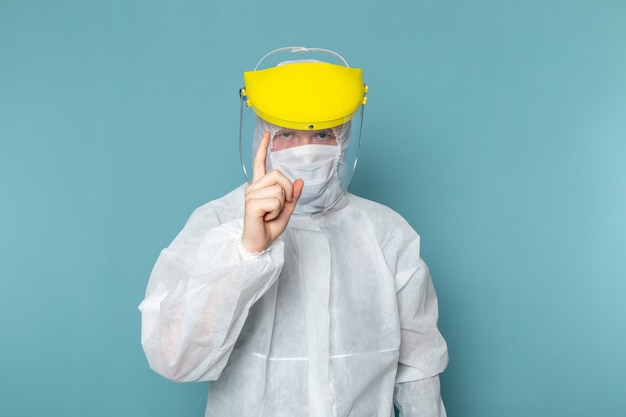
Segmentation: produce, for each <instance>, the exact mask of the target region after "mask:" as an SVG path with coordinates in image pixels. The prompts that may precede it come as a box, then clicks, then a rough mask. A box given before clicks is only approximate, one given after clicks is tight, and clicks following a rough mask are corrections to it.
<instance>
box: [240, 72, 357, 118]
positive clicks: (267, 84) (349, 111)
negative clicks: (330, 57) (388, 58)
mask: <svg viewBox="0 0 626 417" xmlns="http://www.w3.org/2000/svg"><path fill="white" fill-rule="evenodd" d="M243 78H244V83H245V87H244V88H243V89H242V90H241V95H242V99H243V100H246V104H247V105H248V107H251V108H252V110H253V111H254V112H255V113H256V114H257V115H258V116H259V117H261V118H262V119H264V120H266V121H268V122H270V123H272V124H275V125H278V126H281V127H287V128H290V129H298V130H312V129H327V128H330V127H334V126H338V125H341V124H343V123H346V122H348V121H350V120H351V119H352V118H353V117H354V115H355V114H356V112H357V111H358V110H359V108H360V106H361V105H362V104H365V101H366V98H365V94H366V92H367V86H365V85H364V84H363V75H362V70H361V69H360V68H349V67H345V66H340V65H335V64H329V63H326V62H296V63H289V64H284V65H280V66H277V67H273V68H268V69H263V70H257V71H247V72H244V74H243Z"/></svg>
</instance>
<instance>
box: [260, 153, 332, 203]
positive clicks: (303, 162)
mask: <svg viewBox="0 0 626 417" xmlns="http://www.w3.org/2000/svg"><path fill="white" fill-rule="evenodd" d="M340 153H341V148H340V147H339V146H333V145H315V144H313V145H303V146H295V147H293V148H287V149H282V150H280V151H275V152H271V153H270V161H271V164H272V167H273V168H275V169H277V170H279V171H280V172H282V173H283V174H285V175H286V176H287V178H289V179H290V180H291V181H294V180H296V179H298V178H300V179H302V180H303V181H304V188H303V189H302V195H301V196H300V200H298V205H307V204H310V203H311V202H313V201H314V200H316V199H319V198H320V197H322V195H323V194H324V191H326V188H327V187H328V185H329V183H330V182H331V179H332V177H333V174H334V173H335V171H336V168H337V160H338V159H339V155H340Z"/></svg>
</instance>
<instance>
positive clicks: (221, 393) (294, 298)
mask: <svg viewBox="0 0 626 417" xmlns="http://www.w3.org/2000/svg"><path fill="white" fill-rule="evenodd" d="M243 207H244V186H242V187H239V188H238V189H236V190H235V191H233V192H231V193H230V194H228V195H226V196H224V197H222V198H221V199H218V200H215V201H213V202H210V203H208V204H206V205H204V206H202V207H200V208H198V209H197V210H196V211H195V212H194V213H193V215H192V216H191V217H190V219H189V221H188V222H187V224H186V225H185V227H184V229H183V230H182V232H181V233H180V234H179V235H178V236H177V237H176V239H175V240H174V241H173V242H172V244H171V245H170V246H169V247H168V248H166V249H164V250H163V251H162V253H161V255H160V256H159V259H158V260H157V263H156V265H155V267H154V270H153V272H152V275H151V277H150V281H149V283H148V288H147V290H146V297H145V299H144V301H143V302H142V303H141V305H140V307H139V308H140V310H141V312H142V344H143V347H144V350H145V353H146V356H147V358H148V361H149V363H150V366H151V367H152V368H153V369H154V370H155V371H156V372H158V373H160V374H161V375H163V376H165V377H167V378H170V379H172V380H175V381H180V382H187V381H204V380H211V381H214V382H212V383H211V384H210V388H209V396H208V401H207V408H206V416H207V417H208V416H210V417H212V416H219V417H223V416H238V417H247V416H250V417H252V416H254V417H262V416H267V417H270V416H271V417H283V416H285V417H286V416H289V417H293V416H310V417H322V416H323V417H329V416H335V417H347V416H351V417H372V416H379V417H392V416H393V403H394V398H395V402H396V405H397V406H398V409H399V410H401V413H402V414H401V415H402V416H403V417H409V416H428V417H432V416H437V417H442V416H445V409H444V407H443V403H442V401H441V397H440V394H439V379H438V378H439V377H438V375H439V373H441V372H442V371H443V370H444V369H445V367H446V364H447V360H448V358H447V348H446V343H445V341H444V339H443V338H442V336H441V334H440V333H439V331H438V329H437V315H438V309H437V297H436V294H435V290H434V287H433V284H432V281H431V278H430V274H429V271H428V268H427V266H426V264H425V263H424V261H423V260H422V259H421V257H420V239H419V236H418V235H417V234H416V233H415V231H414V230H413V229H412V228H411V227H410V226H409V225H408V223H407V222H406V221H404V219H402V218H401V217H400V216H399V215H398V214H396V213H395V212H393V211H392V210H390V209H389V208H387V207H385V206H382V205H380V204H377V203H374V202H371V201H368V200H365V199H362V198H359V197H356V196H354V195H352V194H349V193H347V194H345V195H344V196H343V197H342V200H341V201H340V203H339V204H336V205H335V206H334V208H333V209H331V210H328V211H325V212H323V213H320V214H317V215H312V216H311V215H294V216H292V218H291V220H290V223H289V226H288V227H287V229H286V230H285V232H284V233H283V234H282V235H281V236H280V237H279V239H278V240H276V241H275V242H274V243H273V245H272V246H271V247H270V248H269V249H268V250H266V251H264V252H262V253H260V254H250V253H246V252H245V250H242V248H241V247H240V245H239V242H240V239H241V233H242V220H241V219H242V218H243ZM394 393H395V394H394Z"/></svg>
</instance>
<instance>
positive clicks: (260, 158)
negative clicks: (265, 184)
mask: <svg viewBox="0 0 626 417" xmlns="http://www.w3.org/2000/svg"><path fill="white" fill-rule="evenodd" d="M269 145H270V132H268V131H267V130H266V131H265V133H263V138H262V139H261V142H259V148H258V149H257V150H256V155H254V166H253V172H252V182H256V181H258V180H259V179H261V177H263V175H265V174H266V172H265V169H266V167H265V160H266V159H267V149H268V148H269Z"/></svg>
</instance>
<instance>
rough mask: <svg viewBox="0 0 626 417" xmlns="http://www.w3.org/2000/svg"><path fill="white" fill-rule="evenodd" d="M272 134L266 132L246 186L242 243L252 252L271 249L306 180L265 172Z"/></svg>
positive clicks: (285, 223)
mask: <svg viewBox="0 0 626 417" xmlns="http://www.w3.org/2000/svg"><path fill="white" fill-rule="evenodd" d="M269 143H270V133H269V132H265V134H264V135H263V139H261V143H259V149H257V152H256V155H255V156H254V166H253V174H252V183H251V184H250V185H248V186H247V187H246V203H245V204H246V205H245V213H244V217H243V235H242V237H241V244H242V245H243V247H244V249H246V250H247V251H249V252H252V253H257V252H261V251H263V250H265V249H267V248H268V247H269V246H270V245H271V244H272V242H274V241H275V240H276V239H277V238H278V236H280V235H281V234H282V233H283V231H284V230H285V228H286V227H287V223H289V218H290V217H291V214H292V213H293V211H294V209H295V208H296V203H297V202H298V199H299V198H300V195H301V194H302V187H303V186H304V182H303V181H302V180H301V179H297V180H295V181H294V182H293V183H292V182H291V181H290V180H289V178H287V177H286V176H285V175H284V174H283V173H282V172H280V171H278V170H276V169H275V170H272V171H270V172H267V173H266V172H265V170H266V166H265V160H266V158H267V151H268V148H269Z"/></svg>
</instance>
